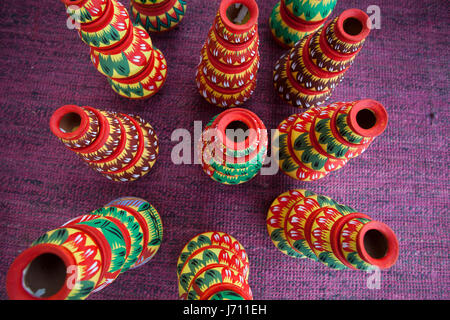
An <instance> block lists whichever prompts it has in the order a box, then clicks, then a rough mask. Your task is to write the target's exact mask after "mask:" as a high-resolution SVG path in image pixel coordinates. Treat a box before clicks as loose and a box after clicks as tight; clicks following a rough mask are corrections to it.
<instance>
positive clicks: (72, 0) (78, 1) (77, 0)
mask: <svg viewBox="0 0 450 320" xmlns="http://www.w3.org/2000/svg"><path fill="white" fill-rule="evenodd" d="M87 1H88V0H61V2H62V3H64V4H65V5H66V6H71V5H75V6H78V5H80V6H82V5H84V4H86V2H87ZM108 2H109V1H108Z"/></svg>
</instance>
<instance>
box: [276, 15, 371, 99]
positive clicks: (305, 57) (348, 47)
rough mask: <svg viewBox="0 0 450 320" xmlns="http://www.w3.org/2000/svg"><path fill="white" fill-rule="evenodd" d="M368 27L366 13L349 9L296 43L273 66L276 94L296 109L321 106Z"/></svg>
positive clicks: (337, 81)
mask: <svg viewBox="0 0 450 320" xmlns="http://www.w3.org/2000/svg"><path fill="white" fill-rule="evenodd" d="M370 28H371V25H370V19H369V18H368V16H367V14H366V13H364V12H363V11H361V10H358V9H349V10H346V11H344V12H343V13H341V14H340V15H339V16H338V17H337V18H336V19H334V20H332V21H330V22H329V23H327V24H326V25H325V26H324V27H321V28H320V29H319V30H317V31H316V32H315V33H313V34H311V35H309V36H307V37H304V38H303V39H302V40H300V41H299V42H297V43H296V44H295V46H294V47H293V48H292V49H291V50H290V51H288V52H286V53H285V54H284V55H283V56H282V57H281V58H280V59H279V60H278V62H277V63H276V65H275V68H274V72H273V83H274V87H275V90H276V91H277V93H278V95H279V96H280V97H281V98H282V99H283V100H284V101H286V102H288V103H290V104H292V105H293V106H296V107H299V108H310V107H312V106H320V105H322V104H323V103H324V102H325V101H326V100H328V99H329V98H330V96H331V94H332V93H333V91H334V89H335V88H336V86H337V85H338V84H339V83H340V82H341V81H342V80H343V77H344V74H345V73H346V72H347V70H348V69H349V68H350V66H351V65H352V64H353V61H354V59H355V57H356V55H357V54H358V53H359V51H360V50H361V48H362V45H363V44H364V41H365V39H366V37H367V36H368V35H369V33H370Z"/></svg>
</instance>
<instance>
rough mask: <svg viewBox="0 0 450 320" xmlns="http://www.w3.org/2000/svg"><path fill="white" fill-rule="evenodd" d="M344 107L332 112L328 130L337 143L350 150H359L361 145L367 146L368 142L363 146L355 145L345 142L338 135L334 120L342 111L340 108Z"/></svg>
mask: <svg viewBox="0 0 450 320" xmlns="http://www.w3.org/2000/svg"><path fill="white" fill-rule="evenodd" d="M344 107H345V105H342V106H340V107H339V108H337V109H336V110H335V111H334V113H333V115H332V116H331V122H330V128H331V133H332V134H333V137H335V138H336V140H338V141H339V142H340V143H342V144H343V145H346V146H349V147H352V148H360V147H362V146H363V145H369V144H370V142H368V143H365V144H357V143H352V142H349V141H347V140H345V139H344V138H343V137H342V136H341V135H340V133H339V130H338V129H337V127H336V119H337V117H338V115H339V112H340V111H341V110H342V108H344Z"/></svg>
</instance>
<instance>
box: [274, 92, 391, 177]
mask: <svg viewBox="0 0 450 320" xmlns="http://www.w3.org/2000/svg"><path fill="white" fill-rule="evenodd" d="M387 122H388V115H387V112H386V109H385V108H384V107H383V105H382V104H381V103H379V102H377V101H375V100H371V99H365V100H359V101H354V102H336V103H333V104H330V105H329V106H326V107H314V108H311V109H308V110H307V111H305V112H303V113H299V114H294V115H291V116H290V117H288V118H287V119H285V120H284V121H283V122H281V123H280V125H279V126H278V128H277V130H276V131H275V134H274V137H273V140H272V148H273V150H272V151H273V153H272V154H274V155H275V157H276V158H275V159H276V161H277V162H278V165H279V167H280V169H281V170H282V171H283V172H284V173H285V174H287V175H288V176H290V177H292V178H294V179H297V180H302V181H313V180H317V179H320V178H323V177H325V176H326V175H327V174H328V173H330V172H332V171H336V170H338V169H340V168H342V167H343V166H344V165H345V164H346V163H347V162H348V161H349V160H350V159H352V158H355V157H357V156H359V155H360V154H361V153H363V152H364V151H365V150H366V149H367V148H368V147H369V145H370V144H371V143H372V142H373V140H374V139H375V137H377V136H379V135H380V134H381V133H383V131H384V130H385V129H386V126H387Z"/></svg>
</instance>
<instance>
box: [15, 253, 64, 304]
mask: <svg viewBox="0 0 450 320" xmlns="http://www.w3.org/2000/svg"><path fill="white" fill-rule="evenodd" d="M66 275H67V267H66V264H65V263H64V261H63V260H62V259H61V258H60V257H59V256H57V255H56V254H53V253H44V254H41V255H39V256H37V257H36V258H34V259H33V260H32V261H31V262H30V263H29V264H28V266H27V267H26V268H25V269H24V271H23V275H22V284H23V287H24V289H25V290H26V291H27V292H28V293H29V294H31V295H32V296H33V297H36V298H48V297H51V296H53V295H55V294H57V293H58V292H59V291H60V290H61V289H62V288H63V286H64V283H65V280H66Z"/></svg>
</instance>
